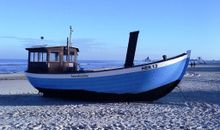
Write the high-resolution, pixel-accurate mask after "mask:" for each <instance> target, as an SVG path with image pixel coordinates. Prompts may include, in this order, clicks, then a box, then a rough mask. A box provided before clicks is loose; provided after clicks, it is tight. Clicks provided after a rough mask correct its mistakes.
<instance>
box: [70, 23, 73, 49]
mask: <svg viewBox="0 0 220 130" xmlns="http://www.w3.org/2000/svg"><path fill="white" fill-rule="evenodd" d="M72 32H73V29H72V26H70V35H69V46H70V47H72V42H71V41H72Z"/></svg>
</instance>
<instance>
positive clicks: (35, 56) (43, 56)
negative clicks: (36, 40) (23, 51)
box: [30, 52, 47, 62]
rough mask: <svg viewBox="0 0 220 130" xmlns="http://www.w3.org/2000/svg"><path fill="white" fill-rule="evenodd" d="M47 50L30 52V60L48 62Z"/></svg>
mask: <svg viewBox="0 0 220 130" xmlns="http://www.w3.org/2000/svg"><path fill="white" fill-rule="evenodd" d="M46 61H47V53H46V52H30V62H46Z"/></svg>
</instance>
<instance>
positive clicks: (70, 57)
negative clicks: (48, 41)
mask: <svg viewBox="0 0 220 130" xmlns="http://www.w3.org/2000/svg"><path fill="white" fill-rule="evenodd" d="M69 60H70V61H69V62H73V61H74V55H69ZM63 61H64V62H67V55H63Z"/></svg>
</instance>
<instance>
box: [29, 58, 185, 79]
mask: <svg viewBox="0 0 220 130" xmlns="http://www.w3.org/2000/svg"><path fill="white" fill-rule="evenodd" d="M186 58H188V55H183V56H181V57H178V58H175V59H171V60H167V61H164V62H159V63H153V64H150V65H141V66H136V67H132V68H123V69H116V70H109V71H100V72H89V73H78V74H36V73H26V76H27V77H34V78H50V79H67V78H72V79H73V78H74V79H78V78H95V77H104V76H114V75H121V74H128V73H134V72H140V71H149V70H152V69H156V68H161V67H165V66H168V65H172V64H175V63H177V62H179V61H182V60H184V59H186ZM143 67H144V69H143Z"/></svg>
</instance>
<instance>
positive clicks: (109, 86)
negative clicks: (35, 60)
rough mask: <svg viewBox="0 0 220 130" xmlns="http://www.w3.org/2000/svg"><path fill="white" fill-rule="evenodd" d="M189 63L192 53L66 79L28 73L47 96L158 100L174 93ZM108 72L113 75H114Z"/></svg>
mask: <svg viewBox="0 0 220 130" xmlns="http://www.w3.org/2000/svg"><path fill="white" fill-rule="evenodd" d="M184 57H185V58H184ZM176 59H178V60H176ZM188 62H189V54H187V53H186V54H185V55H181V56H178V57H176V58H171V59H168V60H167V61H161V62H155V63H151V64H145V65H140V66H134V67H132V68H128V69H126V68H121V69H118V70H109V71H105V72H91V73H82V74H81V73H80V74H73V75H71V74H70V75H69V77H68V76H67V77H65V78H62V76H60V75H59V74H46V76H44V74H30V73H27V77H28V80H29V81H30V82H31V84H32V85H33V86H34V87H35V88H36V89H38V90H39V91H40V92H43V93H45V94H59V93H61V94H65V95H71V96H77V95H78V96H79V97H80V96H81V97H82V96H83V97H84V96H86V95H87V96H88V97H100V98H104V97H106V99H115V98H118V99H125V100H126V99H129V100H131V99H136V98H137V99H143V100H156V99H158V98H160V97H163V96H165V95H166V94H167V93H169V92H170V91H172V89H174V88H175V86H176V85H177V84H178V83H179V82H180V81H181V79H182V78H183V76H184V73H185V71H186V68H187V66H188ZM136 70H137V71H136ZM96 73H97V74H96ZM108 73H112V75H111V74H108ZM94 75H95V76H94ZM100 75H101V76H100ZM102 75H103V76H102ZM89 95H90V96H89Z"/></svg>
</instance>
